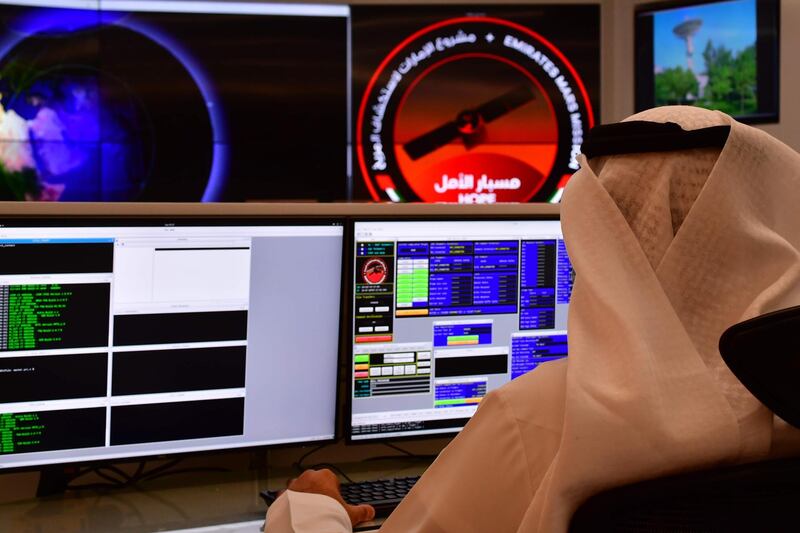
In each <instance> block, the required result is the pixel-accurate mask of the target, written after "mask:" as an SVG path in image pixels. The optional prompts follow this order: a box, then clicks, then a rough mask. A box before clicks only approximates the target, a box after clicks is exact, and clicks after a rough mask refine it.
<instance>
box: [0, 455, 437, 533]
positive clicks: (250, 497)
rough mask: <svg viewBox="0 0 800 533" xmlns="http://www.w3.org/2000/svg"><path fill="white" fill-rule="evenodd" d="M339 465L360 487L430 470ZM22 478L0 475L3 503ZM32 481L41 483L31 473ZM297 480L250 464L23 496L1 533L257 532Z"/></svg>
mask: <svg viewBox="0 0 800 533" xmlns="http://www.w3.org/2000/svg"><path fill="white" fill-rule="evenodd" d="M196 461H197V460H196ZM199 461H204V464H206V465H208V463H209V461H210V460H209V459H208V458H205V459H203V458H200V459H199ZM134 466H135V465H130V467H131V468H133V467H134ZM186 466H187V465H181V467H186ZM191 466H195V467H196V466H197V465H196V464H195V465H191ZM338 466H339V467H340V468H342V469H343V470H344V471H345V472H347V474H348V475H349V476H350V477H351V478H353V479H354V480H356V481H361V480H367V479H377V478H381V477H399V476H412V475H419V474H421V473H422V472H423V471H424V469H425V468H426V467H427V464H426V463H424V462H421V461H419V460H413V459H404V458H401V457H398V458H396V459H386V460H377V461H360V462H352V463H338ZM20 475H21V474H6V475H3V476H0V486H2V487H3V489H4V491H3V492H4V495H5V499H6V500H8V499H9V495H10V498H11V499H13V493H14V490H15V488H14V486H15V484H18V485H19V486H20V487H21V485H24V482H23V483H18V480H17V479H15V478H17V477H18V476H20ZM27 475H28V476H30V475H36V476H37V477H38V474H33V473H30V474H27ZM295 475H296V471H293V470H292V469H291V468H289V467H280V468H274V469H266V468H264V467H262V468H257V469H253V468H249V467H247V465H245V468H238V469H235V470H233V471H231V472H202V473H187V474H177V475H175V476H170V477H164V478H161V479H157V480H153V481H149V482H143V483H142V484H141V485H140V486H139V487H135V488H134V487H129V488H124V489H115V490H112V491H105V492H98V491H90V490H85V491H78V492H74V491H70V492H68V493H66V494H64V495H61V496H56V497H48V498H34V497H23V498H21V499H17V500H16V501H10V502H7V503H0V531H14V532H19V533H100V532H103V533H106V532H109V531H115V532H123V533H140V532H153V531H176V530H177V531H181V530H187V529H188V530H189V531H188V532H186V533H195V532H196V533H201V532H202V533H216V532H220V533H223V532H224V533H246V532H250V533H256V532H257V531H258V527H254V525H256V524H257V523H260V522H259V521H260V520H262V519H263V517H264V513H265V510H266V506H265V505H264V503H263V501H261V499H260V498H259V496H258V493H259V492H260V491H261V490H264V489H271V490H275V489H278V488H282V487H284V486H285V483H286V479H288V478H290V477H293V476H295ZM87 477H88V476H87ZM89 481H102V480H97V479H91V480H90V479H86V480H83V478H82V479H81V482H89ZM20 490H22V489H21V488H20ZM26 490H29V489H26ZM20 495H21V493H20ZM196 528H201V529H196ZM193 529H194V530H193Z"/></svg>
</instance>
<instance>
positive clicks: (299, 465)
mask: <svg viewBox="0 0 800 533" xmlns="http://www.w3.org/2000/svg"><path fill="white" fill-rule="evenodd" d="M331 444H336V443H335V442H332V443H330V444H320V445H318V446H314V448H312V449H311V450H310V451H307V452H306V453H304V454H303V455H301V456H300V458H299V459H298V460H297V461H295V462H294V463H293V464H292V467H293V468H294V469H295V470H297V471H298V472H301V473H302V472H303V471H305V470H308V468H310V467H307V466H305V465H303V461H305V460H306V459H308V457H309V456H310V455H311V454H314V453H317V452H318V451H320V450H321V449H323V448H325V447H326V446H330V445H331Z"/></svg>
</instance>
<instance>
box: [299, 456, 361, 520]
mask: <svg viewBox="0 0 800 533" xmlns="http://www.w3.org/2000/svg"><path fill="white" fill-rule="evenodd" d="M288 489H289V490H293V491H296V492H310V493H313V494H323V495H325V496H330V497H331V498H333V499H334V500H336V501H337V502H339V503H340V504H342V507H344V510H345V511H347V515H348V516H349V517H350V522H351V523H352V524H353V525H354V526H355V525H358V524H360V523H361V522H368V521H370V520H372V519H373V518H375V509H374V508H373V507H372V506H371V505H366V504H361V505H350V504H349V503H347V502H345V501H344V499H343V498H342V493H341V492H340V491H339V478H337V477H336V474H334V473H333V472H331V471H330V470H328V469H327V468H326V469H324V470H306V471H305V472H303V473H302V474H301V475H300V477H298V478H295V479H293V480H291V481H290V482H289V486H288Z"/></svg>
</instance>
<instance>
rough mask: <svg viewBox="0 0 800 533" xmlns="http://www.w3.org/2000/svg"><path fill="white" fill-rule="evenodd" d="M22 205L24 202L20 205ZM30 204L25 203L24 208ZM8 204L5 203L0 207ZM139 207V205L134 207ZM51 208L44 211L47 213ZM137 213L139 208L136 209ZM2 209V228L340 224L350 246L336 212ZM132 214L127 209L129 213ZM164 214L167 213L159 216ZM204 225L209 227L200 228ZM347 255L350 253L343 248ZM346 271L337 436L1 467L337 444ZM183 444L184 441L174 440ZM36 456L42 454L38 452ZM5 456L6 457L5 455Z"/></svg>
mask: <svg viewBox="0 0 800 533" xmlns="http://www.w3.org/2000/svg"><path fill="white" fill-rule="evenodd" d="M13 205H14V204H6V205H5V206H6V207H13ZM16 205H19V204H16ZM23 205H25V204H23ZM129 205H130V204H129ZM0 206H2V203H0ZM131 207H133V206H131ZM47 209H48V208H47V207H45V208H44V209H43V211H44V212H46V211H47ZM134 210H136V208H135V207H134ZM1 211H2V210H0V229H2V228H8V227H82V226H83V227H88V226H92V225H99V226H101V227H105V226H107V227H115V226H116V227H122V226H123V225H125V223H127V225H128V226H134V227H136V226H157V227H159V226H167V225H184V226H198V225H209V226H248V225H249V226H257V225H261V226H270V225H275V226H320V227H327V226H340V227H341V228H342V245H343V246H346V240H347V219H346V217H343V216H337V215H330V214H325V213H322V214H319V215H313V214H303V215H300V216H291V215H287V214H286V213H277V214H270V213H265V214H254V213H251V212H243V213H241V214H236V213H231V212H225V213H219V212H217V213H213V212H211V210H209V209H203V208H201V209H199V210H194V209H191V208H190V209H188V210H187V211H186V212H185V213H182V214H173V215H167V214H166V213H167V212H168V210H163V211H162V210H160V209H153V210H152V211H154V212H153V213H141V212H139V213H136V214H133V213H131V212H128V213H124V214H120V215H114V214H111V213H110V210H108V211H106V210H103V209H100V210H98V211H99V212H98V213H97V214H79V212H72V213H69V211H72V209H66V211H67V213H64V212H63V211H65V210H63V209H58V208H57V209H55V210H51V211H53V215H52V216H47V215H43V213H40V212H37V213H33V214H30V215H27V214H22V212H19V213H12V214H8V211H14V209H11V210H9V209H7V210H6V213H2V212H1ZM123 211H127V209H123ZM159 211H162V212H159ZM200 223H203V224H200ZM343 252H344V250H343ZM341 266H342V271H341V273H340V279H341V284H340V296H339V298H340V306H339V320H338V324H339V339H338V340H339V342H338V347H337V356H336V361H337V365H336V372H335V379H336V386H335V390H334V405H335V407H334V421H333V422H334V423H333V435H332V436H331V437H326V438H323V439H314V440H297V441H292V442H279V443H272V444H245V445H242V446H231V447H226V448H206V449H198V450H191V451H181V452H171V453H154V454H144V455H138V454H137V455H122V456H119V457H105V458H100V459H90V460H80V459H78V460H73V461H70V460H67V461H56V462H50V461H48V462H43V463H38V464H28V465H22V466H8V467H0V475H2V474H7V473H15V472H26V471H44V470H51V469H63V468H69V467H76V466H77V467H91V468H96V467H101V466H104V465H112V464H113V465H116V464H130V463H140V462H146V461H163V460H171V459H178V458H181V459H185V458H190V457H199V456H211V455H224V454H229V455H230V454H235V453H254V452H259V451H266V450H270V449H273V448H298V447H306V446H324V445H329V444H333V443H335V442H337V441H339V440H340V439H341V436H342V435H341V431H340V427H341V426H340V419H341V417H342V414H341V412H340V411H341V410H340V409H339V397H340V395H341V392H342V389H341V386H342V385H341V379H339V362H340V361H341V360H342V351H343V347H344V345H343V344H342V342H343V339H342V320H343V319H344V318H345V314H344V311H343V307H342V305H341V301H342V299H343V298H344V297H345V281H346V280H345V275H346V270H345V258H344V256H342V262H341ZM173 442H180V441H173ZM32 453H36V452H32ZM0 457H2V456H0Z"/></svg>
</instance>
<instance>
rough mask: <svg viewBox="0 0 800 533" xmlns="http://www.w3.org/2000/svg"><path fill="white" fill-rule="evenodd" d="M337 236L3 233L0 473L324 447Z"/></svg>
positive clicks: (336, 310) (47, 224)
mask: <svg viewBox="0 0 800 533" xmlns="http://www.w3.org/2000/svg"><path fill="white" fill-rule="evenodd" d="M343 234H344V229H343V223H342V222H337V221H334V220H330V221H323V220H315V221H311V220H306V221H303V220H297V219H295V220H283V221H280V220H265V219H263V218H262V219H258V220H255V219H240V218H223V217H207V218H201V219H197V218H193V219H180V218H178V219H172V220H152V219H148V218H130V219H127V218H122V217H110V218H94V219H86V218H81V219H79V218H65V219H63V218H62V219H57V218H56V217H48V218H44V219H8V218H7V219H4V220H0V470H3V469H10V468H17V467H35V466H39V465H46V464H55V463H66V462H69V463H84V462H93V461H101V460H110V459H122V458H133V457H136V458H139V457H145V456H152V455H163V454H176V453H184V452H197V451H206V450H220V449H229V448H243V447H251V446H266V445H277V444H285V443H298V442H311V441H316V442H319V441H325V440H330V439H333V438H334V436H335V421H336V391H337V374H336V371H337V364H338V355H339V331H340V300H341V282H342V246H343Z"/></svg>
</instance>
